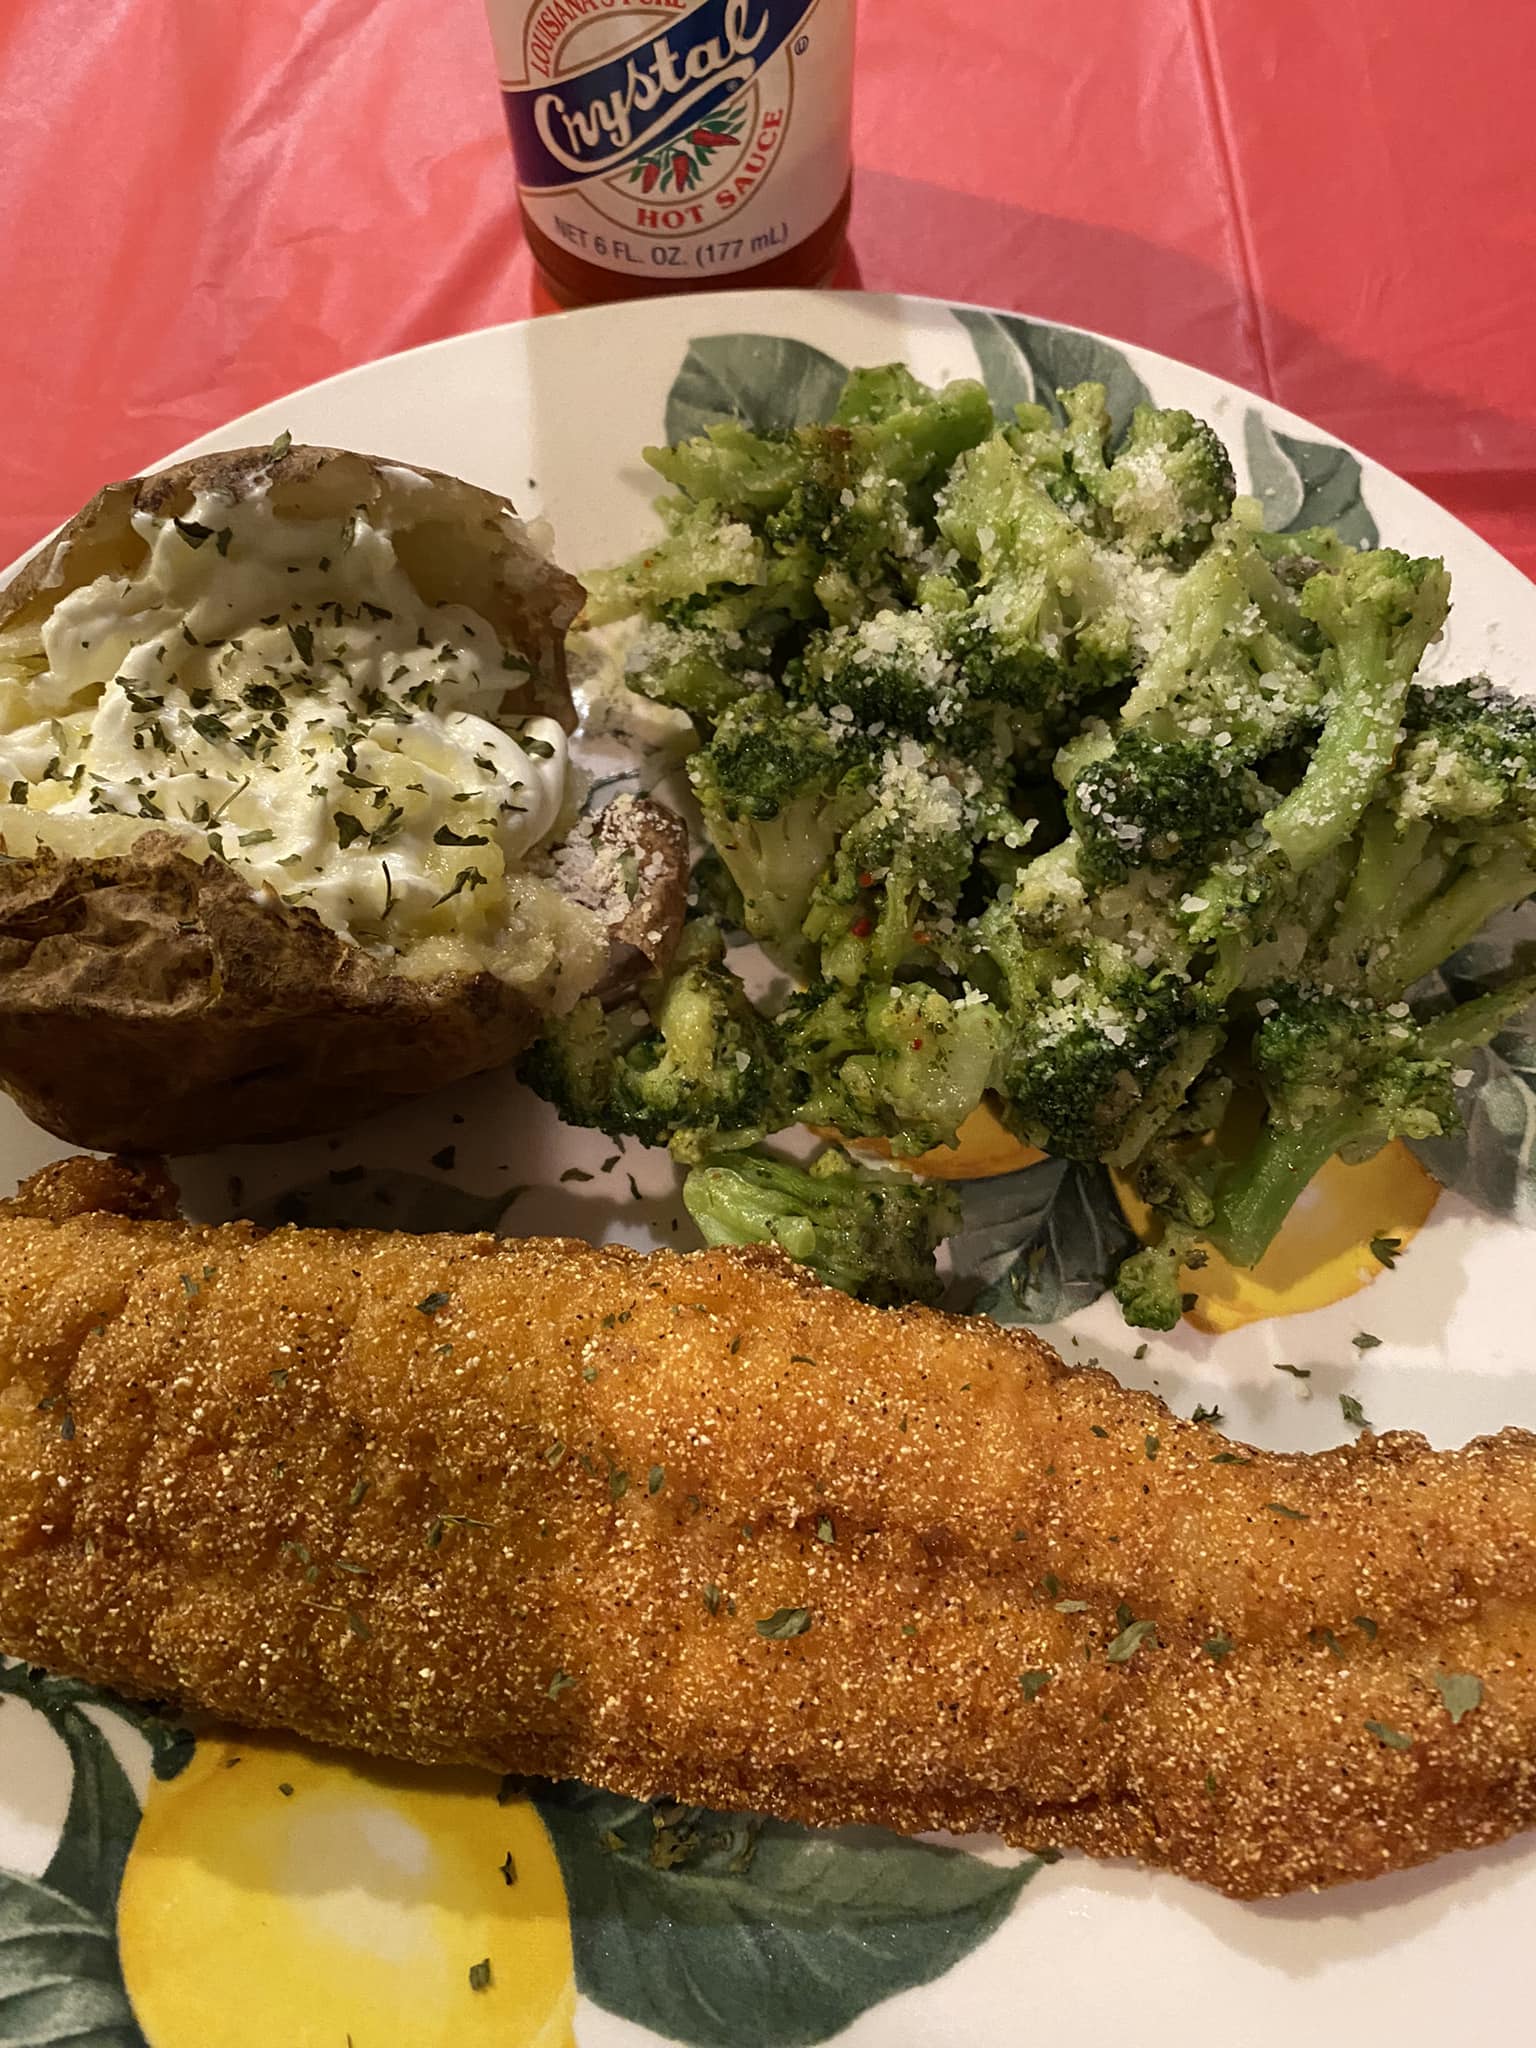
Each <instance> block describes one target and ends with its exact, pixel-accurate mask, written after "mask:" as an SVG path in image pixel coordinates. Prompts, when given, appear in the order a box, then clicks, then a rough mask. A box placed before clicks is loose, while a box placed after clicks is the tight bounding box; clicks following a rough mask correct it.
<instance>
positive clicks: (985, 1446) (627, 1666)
mask: <svg viewBox="0 0 1536 2048" xmlns="http://www.w3.org/2000/svg"><path fill="white" fill-rule="evenodd" d="M81 1204H90V1205H97V1206H95V1207H94V1208H93V1209H92V1211H91V1213H84V1214H74V1213H72V1211H74V1210H75V1209H76V1208H78V1207H79V1206H80V1205H81ZM157 1207H158V1208H160V1209H161V1210H162V1212H163V1211H164V1210H165V1209H166V1208H167V1207H168V1202H167V1197H166V1195H165V1192H164V1190H163V1188H162V1187H161V1186H160V1185H159V1184H157V1183H154V1182H152V1181H148V1180H146V1179H145V1178H144V1177H143V1176H142V1175H137V1174H135V1173H133V1172H131V1171H129V1170H127V1169H123V1168H118V1167H115V1166H109V1165H107V1164H105V1163H103V1162H100V1161H82V1162H70V1163H69V1164H67V1165H66V1166H64V1167H63V1168H56V1169H52V1170H50V1172H49V1173H47V1174H45V1175H43V1176H40V1177H39V1178H38V1180H37V1181H35V1182H33V1183H31V1184H29V1187H28V1188H27V1189H26V1190H24V1191H23V1194H22V1196H21V1197H20V1198H19V1199H18V1201H17V1202H16V1203H15V1204H13V1205H10V1207H9V1210H8V1212H7V1213H3V1214H0V1323H3V1336H0V1645H3V1646H4V1648H5V1649H6V1650H8V1651H10V1652H12V1653H13V1654H15V1655H18V1656H22V1657H25V1658H27V1659H29V1660H31V1661H33V1662H36V1663H39V1664H43V1665H47V1666H49V1667H50V1668H53V1669H56V1670H59V1671H65V1672H71V1673H76V1674H80V1675H83V1676H85V1677H88V1678H90V1679H92V1680H95V1681H98V1682H101V1683H105V1684H109V1685H113V1686H116V1687H118V1688H120V1689H121V1690H122V1691H124V1692H127V1693H131V1694H137V1695H139V1696H143V1697H150V1698H155V1699H163V1700H167V1701H170V1702H172V1703H174V1704H176V1705H179V1706H183V1707H187V1706H193V1705H195V1706H198V1707H202V1708H205V1709H208V1710H210V1711H212V1712H214V1713H216V1714H219V1715H221V1716H224V1717H226V1718H228V1719H230V1720H233V1721H238V1722H245V1723H247V1724H250V1725H253V1726H265V1727H279V1728H288V1729H293V1730H295V1731H296V1732H298V1733H299V1734H301V1735H304V1736H307V1737H310V1738H312V1739H314V1740H317V1741H321V1742H329V1743H343V1744H349V1745H352V1746H354V1747H357V1748H360V1749H364V1750H370V1751H374V1752H377V1753H379V1754H382V1755H386V1756H393V1757H403V1758H410V1759H413V1760H416V1761H419V1762H426V1763H430V1762H436V1761H452V1762H461V1763H462V1762H466V1761H468V1762H473V1763H479V1764H484V1765H486V1766H488V1767H490V1768H492V1769H495V1770H503V1771H505V1770H510V1771H517V1772H526V1773H530V1774H535V1775H542V1776H549V1777H556V1778H559V1777H581V1778H586V1779H589V1780H591V1781H593V1782H595V1783H597V1784H600V1785H605V1786H609V1787H612V1788H614V1789H615V1790H619V1791H623V1792H627V1793H633V1794H636V1795H641V1796H650V1795H654V1794H669V1795H672V1796H674V1797H676V1798H679V1799H682V1800H685V1801H687V1802H690V1803H693V1802H697V1803H699V1804H705V1805H711V1806H717V1807H734V1808H750V1809H756V1810H761V1811H767V1812H772V1813H776V1814H780V1815H784V1816H787V1817H790V1818H795V1819H799V1820H804V1821H810V1822H842V1821H872V1822H880V1823H883V1824H885V1825H887V1826H891V1827H896V1828H901V1829H923V1828H934V1827H944V1828H952V1829H957V1830H971V1829H980V1830H987V1831H996V1832H997V1833H1000V1834H1002V1835H1004V1836H1005V1837H1007V1838H1008V1839H1009V1840H1010V1841H1013V1842H1016V1843H1021V1844H1024V1845H1026V1846H1030V1847H1043V1846H1046V1845H1048V1844H1058V1845H1063V1846H1077V1847H1080V1848H1083V1849H1086V1850H1088V1851H1089V1852H1090V1853H1092V1854H1094V1855H1101V1856H1116V1855H1128V1856H1135V1857H1138V1858H1140V1859H1142V1860H1143V1861H1146V1862H1149V1863H1155V1864H1162V1865H1166V1866H1168V1867H1169V1868H1171V1869H1174V1870H1177V1871H1180V1872H1183V1873H1184V1874H1185V1875H1187V1876H1190V1877H1193V1878H1197V1879H1199V1880H1201V1881H1203V1882H1205V1883H1208V1884H1212V1885H1216V1886H1218V1887H1219V1888H1220V1889H1222V1890H1223V1891H1226V1892H1229V1893H1232V1894H1234V1895H1236V1896H1239V1897H1252V1896H1257V1895H1260V1894H1267V1893H1279V1892H1286V1891H1291V1890H1294V1889H1296V1888H1298V1887H1303V1886H1309V1885H1326V1884H1333V1883H1337V1882H1339V1881H1341V1880H1344V1879H1347V1878H1355V1877H1365V1876H1370V1875H1373V1874H1375V1873H1378V1872H1381V1871H1386V1870H1391V1869H1395V1868H1399V1867H1401V1866H1403V1865H1406V1864H1412V1863H1417V1862H1419V1861H1422V1860H1423V1859H1425V1858H1427V1857H1430V1856H1434V1855H1436V1854H1438V1853H1440V1852H1441V1851H1444V1850H1447V1849H1452V1848H1458V1847H1466V1846H1470V1845H1474V1844H1478V1843H1485V1842H1492V1841H1496V1840H1499V1839H1500V1838H1502V1837H1504V1836H1506V1835H1509V1834H1511V1833H1513V1832H1514V1831H1516V1830H1517V1829H1519V1828H1522V1827H1525V1826H1528V1825H1531V1824H1532V1823H1533V1822H1536V1769H1533V1766H1536V1685H1533V1681H1532V1665H1533V1658H1536V1437H1532V1436H1530V1435H1528V1434H1526V1433H1523V1432H1518V1431H1512V1430H1511V1431H1505V1432H1504V1433H1503V1434H1502V1435H1500V1436H1497V1437H1492V1438H1483V1439H1480V1440H1479V1441H1477V1442H1475V1443H1473V1444H1470V1445H1469V1446H1468V1447H1467V1448H1466V1449H1465V1450H1462V1451H1456V1452H1440V1451H1434V1450H1431V1449H1430V1448H1429V1447H1428V1446H1427V1445H1426V1444H1425V1443H1424V1441H1423V1440H1422V1439H1421V1438H1419V1437H1417V1436H1411V1435H1407V1434H1400V1433H1396V1434H1393V1435H1390V1436H1385V1437H1371V1436H1369V1435H1367V1436H1364V1437H1362V1438H1361V1439H1360V1440H1359V1441H1358V1442H1356V1443H1352V1444H1348V1445H1345V1446H1342V1447H1340V1448H1339V1449H1337V1450H1332V1451H1326V1452H1323V1453H1320V1454H1317V1455H1313V1456H1284V1455H1277V1454H1271V1453H1265V1452H1250V1451H1248V1450H1245V1449H1244V1448H1243V1447H1242V1446H1240V1445H1237V1444H1233V1443H1229V1442H1228V1441H1227V1440H1226V1439H1225V1438H1223V1437H1221V1436H1219V1435H1217V1434H1215V1433H1214V1432H1213V1431H1212V1430H1210V1429H1209V1428H1205V1427H1196V1426H1194V1425H1193V1424H1190V1423H1186V1422H1182V1421H1180V1420H1178V1419H1177V1418H1175V1417H1174V1416H1172V1415H1171V1414H1170V1413H1169V1412H1168V1410H1167V1409H1166V1408H1165V1407H1164V1406H1163V1405H1162V1404H1161V1403H1160V1402H1159V1401H1157V1400H1156V1399H1154V1398H1153V1397H1151V1396H1150V1395H1146V1394H1140V1393H1133V1392H1128V1391H1127V1390H1126V1389H1124V1388H1123V1387H1121V1386H1119V1385H1118V1384H1117V1383H1116V1382H1115V1381H1114V1380H1113V1379H1112V1378H1111V1377H1110V1376H1109V1375H1108V1374H1107V1373H1104V1372H1098V1371H1092V1370H1070V1369H1068V1368H1067V1367H1066V1366H1064V1365H1063V1364H1062V1362H1061V1361H1060V1359H1058V1358H1057V1357H1056V1356H1055V1354H1054V1353H1052V1352H1051V1351H1050V1350H1048V1349H1047V1347H1046V1346H1045V1345H1043V1344H1041V1343H1040V1342H1038V1341H1037V1340H1036V1339H1035V1338H1033V1337H1031V1336H1029V1335H1027V1334H1024V1333H1022V1332H1019V1331H1014V1330H1004V1329H999V1328H997V1327H996V1326H994V1325H992V1324H990V1323H988V1322H985V1321H981V1320H969V1319H961V1318H955V1317H949V1316H944V1315H939V1314H934V1313H931V1312H929V1311H926V1310H922V1309H913V1310H908V1311H905V1312H902V1313H899V1314H898V1313H893V1312H889V1311H881V1310H877V1309H871V1308H865V1307H862V1306H861V1305H859V1304H858V1303H856V1302H853V1301H850V1300H848V1299H847V1298H846V1297H844V1296H843V1295H841V1294H837V1293H834V1292H832V1291H830V1290H829V1289H826V1288H823V1287H821V1286H820V1285H818V1284H817V1283H816V1282H815V1281H814V1280H813V1279H811V1278H809V1277H808V1276H807V1275H805V1274H804V1273H802V1272H801V1271H799V1270H798V1269H797V1268H795V1267H793V1266H791V1265H790V1264H789V1263H788V1262H787V1261H786V1260H783V1259H782V1258H780V1257H779V1256H778V1255H777V1254H776V1253H770V1252H764V1251H739V1252H701V1253H692V1254H686V1255H680V1254H676V1253H671V1252H658V1253H654V1254H652V1255H650V1256H648V1257H646V1256H641V1255H639V1254H637V1253H635V1252H631V1251H628V1250H621V1249H612V1248H610V1249H607V1250H601V1251H598V1250H593V1249H592V1248H591V1247H589V1246H587V1245H584V1244H578V1243H573V1242H569V1241H566V1240H529V1241H524V1242H518V1241H510V1242H499V1241H498V1240H496V1239H494V1238H491V1237H411V1236H405V1235H400V1234H387V1233H374V1232H342V1231H332V1230H295V1229H284V1230H278V1231H274V1232H272V1233H271V1234H270V1235H267V1236H263V1235H261V1234H260V1233H259V1232H257V1231H256V1230H255V1229H253V1228H252V1227H250V1226H248V1225H240V1224H235V1225H230V1226H227V1227H224V1228H219V1229H213V1228H202V1227H197V1226H193V1225H189V1224H185V1223H180V1222H177V1221H175V1220H171V1219H170V1217H169V1216H168V1215H165V1217H164V1220H158V1219H157V1218H156V1216H155V1215H154V1213H153V1212H154V1211H155V1210H156V1208H157ZM121 1209H127V1210H132V1211H134V1212H135V1213H133V1214H118V1213H110V1210H121ZM1437 1674H1438V1675H1439V1676H1440V1677H1442V1678H1444V1677H1446V1676H1447V1675H1449V1674H1461V1675H1464V1677H1466V1678H1468V1679H1470V1678H1475V1679H1476V1680H1478V1681H1479V1682H1480V1688H1481V1693H1480V1699H1479V1701H1478V1704H1476V1705H1475V1706H1472V1707H1471V1709H1470V1711H1462V1709H1464V1708H1465V1707H1466V1704H1467V1701H1468V1698H1469V1697H1470V1696H1472V1695H1474V1694H1476V1693H1477V1691H1478V1688H1477V1687H1474V1686H1471V1685H1469V1684H1465V1683H1464V1684H1461V1685H1459V1686H1455V1687H1452V1688H1450V1703H1451V1705H1453V1706H1455V1707H1456V1708H1457V1710H1458V1713H1459V1715H1460V1718H1459V1719H1455V1720H1453V1718H1452V1713H1451V1711H1450V1707H1449V1706H1448V1705H1447V1702H1446V1698H1445V1697H1444V1696H1443V1695H1442V1691H1441V1689H1440V1687H1438V1686H1437V1684H1436V1682H1435V1681H1436V1676H1437Z"/></svg>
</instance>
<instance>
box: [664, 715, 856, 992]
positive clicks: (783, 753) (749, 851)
mask: <svg viewBox="0 0 1536 2048" xmlns="http://www.w3.org/2000/svg"><path fill="white" fill-rule="evenodd" d="M688 774H689V779H690V780H691V781H692V783H693V788H694V793H695V795H696V796H697V797H698V800H699V805H700V808H701V810H702V811H703V814H704V828H705V830H706V831H707V832H708V834H709V839H710V844H711V845H712V846H713V847H714V849H715V851H716V852H717V853H718V854H719V856H720V858H721V859H722V860H723V861H724V862H725V865H726V867H727V868H728V869H729V870H730V873H731V877H732V879H733V880H734V881H735V883H736V886H737V887H738V889H740V891H741V898H742V913H743V918H744V921H745V924H746V928H747V930H748V931H749V932H750V933H751V934H752V936H753V937H754V938H756V939H760V940H761V941H762V942H763V943H764V944H765V945H770V946H773V947H776V948H777V949H778V950H779V951H780V952H781V953H782V954H784V955H785V956H786V957H789V958H795V957H797V956H798V955H799V954H800V952H801V951H802V949H803V948H802V940H801V930H800V928H801V925H802V924H803V922H804V919H805V914H806V911H807V909H808V908H809V905H810V901H811V894H812V891H813V890H814V889H815V886H816V883H817V881H818V880H819V878H820V877H821V875H822V874H823V873H824V872H825V870H826V868H827V866H828V864H829V862H830V861H831V859H832V856H833V853H834V852H835V850H836V847H837V842H838V839H839V837H840V835H841V833H842V832H843V831H844V829H845V828H846V827H847V826H848V825H849V824H851V823H852V821H853V820H854V818H856V817H857V816H858V815H859V813H860V811H862V810H863V809H865V808H866V807H867V805H868V804H869V801H870V797H869V793H868V787H867V784H868V780H869V775H868V770H867V767H866V765H865V764H864V762H863V761H862V760H861V759H860V757H859V754H858V752H857V750H856V749H852V748H850V747H849V745H848V744H847V743H846V742H844V741H840V740H839V739H838V738H837V737H836V736H835V735H834V731H833V728H832V727H831V725H830V723H829V722H828V720H827V719H825V718H824V717H822V716H821V715H820V714H819V713H818V712H815V711H809V710H799V711H792V710H791V709H790V708H789V707H788V706H787V705H786V704H785V702H784V700H783V698H782V697H779V696H778V695H776V694H775V693H774V692H772V691H762V692H759V693H758V694H757V695H756V696H752V697H748V698H745V699H743V701H742V702H741V703H739V704H737V705H734V706H732V707H731V709H730V710H728V711H727V712H726V713H725V715H724V716H723V717H722V719H721V721H720V723H719V725H718V726H717V727H716V728H715V732H714V737H713V738H712V739H711V741H710V743H709V745H708V746H707V747H703V748H701V749H700V750H699V751H698V752H697V753H696V754H693V755H692V756H690V758H689V762H688Z"/></svg>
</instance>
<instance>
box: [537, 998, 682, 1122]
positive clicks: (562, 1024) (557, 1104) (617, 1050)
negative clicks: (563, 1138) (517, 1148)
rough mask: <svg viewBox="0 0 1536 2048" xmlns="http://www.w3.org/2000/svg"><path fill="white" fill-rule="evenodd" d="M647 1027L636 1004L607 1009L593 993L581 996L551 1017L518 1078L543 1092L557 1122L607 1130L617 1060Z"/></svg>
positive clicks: (642, 1012) (611, 1113)
mask: <svg viewBox="0 0 1536 2048" xmlns="http://www.w3.org/2000/svg"><path fill="white" fill-rule="evenodd" d="M649 1028H650V1027H649V1020H648V1019H647V1017H646V1015H645V1013H644V1011H643V1010H641V1009H640V1008H639V1007H638V1006H636V1005H626V1006H625V1007H624V1008H623V1009H620V1010H613V1011H609V1010H605V1009H604V1008H603V1005H602V1004H601V1003H600V1002H599V1001H598V999H597V998H596V996H586V997H584V998H583V999H582V1001H580V1002H579V1003H577V1005H576V1006H575V1008H574V1009H572V1010H569V1011H567V1012H566V1014H565V1015H564V1016H563V1017H554V1018H551V1020H550V1021H549V1023H548V1024H547V1025H546V1026H545V1027H544V1033H543V1036H542V1037H541V1038H539V1039H538V1040H536V1041H535V1043H534V1044H533V1045H532V1046H531V1047H530V1048H529V1050H528V1051H527V1052H525V1053H524V1054H523V1057H522V1059H521V1061H520V1062H519V1065H518V1078H519V1079H520V1080H522V1081H524V1082H526V1084H527V1085H528V1087H530V1088H531V1089H532V1090H533V1092H534V1094H535V1095H542V1096H543V1098H544V1100H545V1101H546V1102H547V1103H549V1104H550V1105H551V1106H552V1107H553V1108H554V1110H555V1111H556V1113H557V1115H558V1116H559V1118H560V1121H561V1122H562V1123H564V1124H575V1125H576V1126H577V1128H578V1129H581V1130H599V1131H603V1130H611V1129H613V1118H614V1116H615V1114H616V1111H615V1105H614V1078H615V1074H616V1071H617V1067H618V1063H619V1061H620V1059H621V1058H622V1057H623V1055H624V1052H625V1051H626V1049H627V1048H628V1047H629V1046H631V1045H633V1044H634V1043H635V1041H636V1040H637V1039H638V1038H641V1037H643V1036H644V1034H645V1033H646V1031H647V1030H648V1029H649Z"/></svg>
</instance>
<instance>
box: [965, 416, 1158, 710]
mask: <svg viewBox="0 0 1536 2048" xmlns="http://www.w3.org/2000/svg"><path fill="white" fill-rule="evenodd" d="M938 523H939V531H940V533H941V534H942V535H943V537H944V539H945V540H946V541H948V543H949V544H950V546H951V547H952V548H953V549H954V550H955V551H956V553H957V554H958V556H959V557H960V559H961V561H962V562H963V563H965V564H967V565H970V568H971V572H972V574H973V575H974V578H975V582H976V585H977V589H976V594H975V598H974V602H973V604H972V606H971V609H970V611H969V613H967V614H966V615H965V617H964V618H962V619H960V620H957V621H956V623H955V627H954V630H953V635H952V638H953V644H954V646H955V648H956V650H957V653H958V655H959V659H960V665H961V669H962V672H963V674H964V676H965V678H966V681H967V684H968V686H969V689H970V692H971V695H972V696H973V697H978V698H989V699H996V700H997V701H999V702H1002V703H1007V704H1017V705H1021V706H1023V707H1025V708H1028V709H1036V710H1059V709H1061V708H1063V707H1065V706H1067V705H1070V704H1071V703H1073V702H1075V701H1077V700H1078V699H1079V698H1081V697H1082V696H1084V695H1086V694H1088V693H1090V692H1092V691H1096V690H1100V689H1103V688H1105V687H1106V686H1107V685H1109V684H1111V683H1114V682H1116V681H1119V680H1121V679H1123V678H1124V677H1125V676H1127V675H1128V674H1129V673H1130V670H1131V666H1132V663H1133V660H1134V656H1135V651H1136V636H1135V631H1134V629H1133V626H1132V623H1131V621H1130V619H1129V617H1128V615H1127V614H1126V612H1125V610H1124V608H1123V606H1122V605H1121V604H1120V603H1119V601H1118V597H1117V593H1116V589H1115V582H1114V578H1113V576H1112V574H1111V573H1110V570H1109V569H1108V567H1107V566H1106V563H1105V560H1104V558H1103V555H1102V551H1096V549H1095V546H1094V543H1093V541H1092V539H1091V537H1090V536H1089V534H1088V533H1086V532H1085V531H1084V529H1083V528H1082V526H1081V525H1079V524H1078V522H1077V521H1076V520H1075V519H1074V518H1073V517H1072V515H1071V513H1070V512H1069V511H1068V510H1066V509H1064V508H1063V507H1062V506H1061V505H1059V504H1057V503H1056V502H1055V500H1054V499H1053V498H1052V497H1051V496H1050V494H1049V493H1048V492H1047V491H1046V490H1045V488H1044V487H1043V486H1042V484H1041V482H1040V480H1039V475H1038V471H1037V468H1036V466H1034V465H1033V464H1032V462H1031V460H1030V458H1029V457H1028V456H1027V455H1025V454H1021V453H1020V451H1019V450H1018V449H1017V448H1016V447H1014V446H1013V444H1012V442H1011V441H1010V440H1009V439H1008V438H1007V437H1006V436H1005V435H996V436H994V437H993V438H992V439H991V440H989V441H984V442H982V443H981V444H980V445H979V446H978V447H975V448H972V449H971V450H970V451H969V452H968V453H967V454H965V455H963V456H962V457H961V458H960V460H959V461H958V462H957V463H956V464H955V466H954V469H953V470H952V471H951V473H950V479H949V482H948V483H947V484H946V485H945V487H944V489H943V491H942V492H941V493H940V497H939V502H938Z"/></svg>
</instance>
